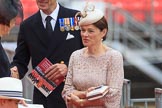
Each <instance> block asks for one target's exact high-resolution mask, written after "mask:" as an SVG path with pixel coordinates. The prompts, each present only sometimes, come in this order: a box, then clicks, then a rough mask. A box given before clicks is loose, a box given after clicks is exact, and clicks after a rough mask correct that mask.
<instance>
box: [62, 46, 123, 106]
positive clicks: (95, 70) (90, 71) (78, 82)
mask: <svg viewBox="0 0 162 108" xmlns="http://www.w3.org/2000/svg"><path fill="white" fill-rule="evenodd" d="M84 50H85V48H83V49H81V50H77V51H75V52H73V54H72V55H71V58H70V62H69V67H68V69H69V70H68V74H67V77H66V82H65V86H64V89H63V92H62V96H63V98H64V97H65V96H66V95H68V94H69V93H71V92H73V90H79V91H84V90H87V89H88V88H89V87H92V86H93V87H94V86H99V85H108V86H109V87H110V91H109V92H108V93H107V94H106V96H104V98H101V99H102V100H103V101H104V103H105V105H104V106H100V107H99V106H97V107H84V108H120V99H121V93H122V85H123V79H124V71H123V58H122V55H121V53H120V52H118V51H116V50H114V49H112V48H109V50H107V51H106V53H105V54H103V55H101V56H99V57H93V56H85V55H84ZM69 108H75V107H74V106H73V107H72V106H71V107H69Z"/></svg>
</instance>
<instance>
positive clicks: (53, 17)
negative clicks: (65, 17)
mask: <svg viewBox="0 0 162 108" xmlns="http://www.w3.org/2000/svg"><path fill="white" fill-rule="evenodd" d="M59 8H60V6H59V4H58V3H57V5H56V9H55V10H54V11H53V12H52V13H51V14H50V15H47V14H45V13H44V12H43V11H42V10H40V14H41V17H42V23H43V25H44V28H45V27H46V20H45V19H46V17H47V16H51V17H52V20H51V25H52V29H53V30H54V28H55V24H56V20H57V16H58V12H59Z"/></svg>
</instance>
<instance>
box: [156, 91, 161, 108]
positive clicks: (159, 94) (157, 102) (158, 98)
mask: <svg viewBox="0 0 162 108" xmlns="http://www.w3.org/2000/svg"><path fill="white" fill-rule="evenodd" d="M155 106H156V108H162V89H161V88H155Z"/></svg>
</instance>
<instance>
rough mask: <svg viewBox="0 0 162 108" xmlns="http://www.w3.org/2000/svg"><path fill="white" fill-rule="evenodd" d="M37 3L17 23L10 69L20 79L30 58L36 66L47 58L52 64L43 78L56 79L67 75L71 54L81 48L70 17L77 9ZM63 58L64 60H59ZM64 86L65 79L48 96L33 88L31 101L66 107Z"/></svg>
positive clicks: (45, 0)
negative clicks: (32, 10)
mask: <svg viewBox="0 0 162 108" xmlns="http://www.w3.org/2000/svg"><path fill="white" fill-rule="evenodd" d="M36 2H37V5H38V8H39V9H40V10H39V11H38V12H37V13H35V14H34V15H33V16H31V17H29V18H28V19H26V20H24V22H22V24H21V26H20V31H19V35H18V41H17V48H16V51H15V56H14V58H13V62H12V64H11V65H12V66H11V67H13V68H11V71H12V72H13V73H17V74H18V77H19V78H20V79H21V78H23V77H24V75H25V74H26V72H27V71H28V64H29V61H30V58H31V63H32V67H33V68H35V67H36V66H37V65H38V64H39V63H40V61H42V60H43V59H44V58H45V57H46V58H48V59H49V60H50V61H51V62H52V63H53V65H52V66H51V67H50V68H49V69H48V70H47V72H46V73H47V74H46V77H47V78H48V79H50V80H52V81H55V80H57V78H60V77H64V76H66V73H67V66H68V62H69V57H70V55H71V53H72V52H73V51H75V50H77V49H80V48H81V47H83V45H82V42H81V37H80V31H78V30H77V29H73V27H74V25H73V23H71V22H70V21H71V20H69V19H71V18H74V16H75V14H76V13H77V12H78V11H76V10H72V9H68V8H65V7H63V6H61V5H60V4H59V3H58V2H57V1H56V0H36ZM47 16H50V17H52V19H51V21H50V24H51V26H52V32H50V33H49V34H48V32H47V31H48V30H46V29H47V28H46V26H47V24H46V17H47ZM62 21H63V22H62ZM73 21H74V20H72V22H73ZM70 24H71V25H70ZM64 26H66V28H64ZM62 61H63V62H64V63H60V62H62ZM13 77H14V76H13ZM63 86H64V82H63V83H61V84H60V85H59V86H58V87H57V88H56V89H55V90H54V91H53V92H52V93H51V94H50V95H49V96H48V97H45V96H44V95H43V94H42V93H41V92H40V91H39V90H38V89H36V88H34V96H33V102H34V103H35V104H43V105H44V107H45V108H66V105H65V102H64V100H63V99H62V96H61V92H62V89H63Z"/></svg>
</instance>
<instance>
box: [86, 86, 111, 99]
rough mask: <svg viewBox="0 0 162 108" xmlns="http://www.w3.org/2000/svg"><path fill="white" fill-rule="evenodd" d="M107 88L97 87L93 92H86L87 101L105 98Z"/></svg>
mask: <svg viewBox="0 0 162 108" xmlns="http://www.w3.org/2000/svg"><path fill="white" fill-rule="evenodd" d="M108 89H109V87H108V86H104V85H101V86H98V87H96V88H95V89H94V90H92V91H90V92H88V93H87V94H86V97H87V99H88V100H95V99H99V98H102V97H103V96H105V94H106V93H108Z"/></svg>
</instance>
